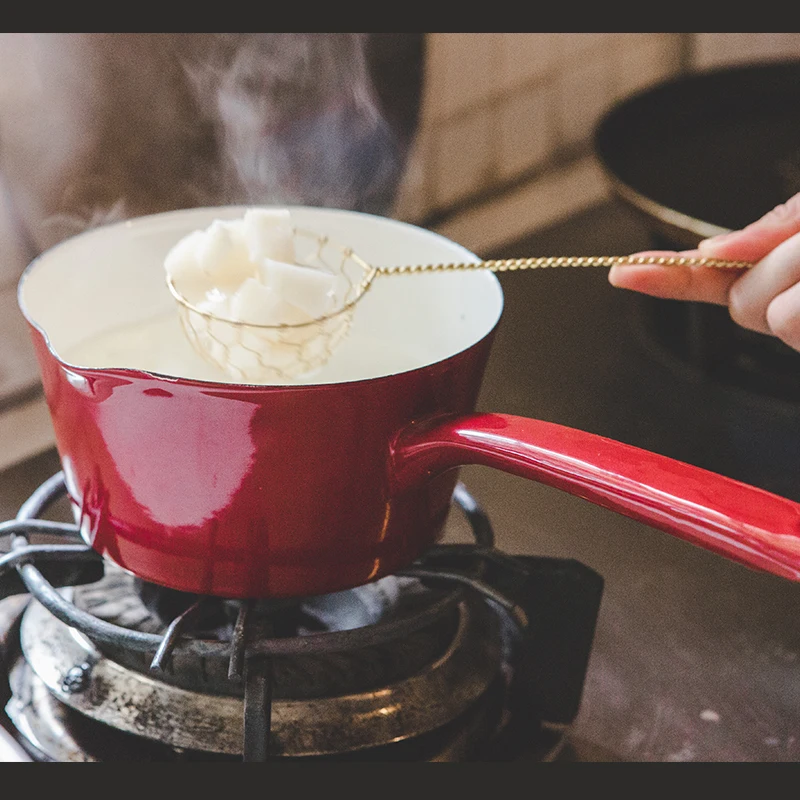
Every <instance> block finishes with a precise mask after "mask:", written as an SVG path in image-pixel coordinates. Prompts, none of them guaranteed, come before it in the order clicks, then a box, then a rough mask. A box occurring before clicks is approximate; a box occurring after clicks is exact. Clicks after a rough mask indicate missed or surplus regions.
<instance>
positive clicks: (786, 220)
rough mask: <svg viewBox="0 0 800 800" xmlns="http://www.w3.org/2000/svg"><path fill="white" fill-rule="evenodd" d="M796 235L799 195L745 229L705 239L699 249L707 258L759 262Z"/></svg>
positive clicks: (799, 225) (798, 221)
mask: <svg viewBox="0 0 800 800" xmlns="http://www.w3.org/2000/svg"><path fill="white" fill-rule="evenodd" d="M796 233H800V192H798V194H796V195H794V196H793V197H791V198H789V200H787V201H786V202H785V203H781V205H779V206H776V207H775V208H773V209H772V211H770V212H768V213H767V214H765V215H764V216H763V217H761V219H759V220H757V221H756V222H752V223H751V224H750V225H748V226H747V227H746V228H742V229H741V230H738V231H731V232H730V233H723V234H721V235H719V236H714V237H712V238H711V239H706V240H705V241H702V242H700V244H699V245H698V246H697V249H698V250H699V251H700V252H701V253H702V254H703V255H704V256H707V257H714V258H725V259H732V260H735V261H738V260H741V261H753V262H758V261H761V259H762V258H764V256H766V255H767V253H770V252H772V250H774V249H775V248H776V247H777V246H778V245H779V244H781V242H784V241H786V239H788V238H789V237H791V236H794V235H795V234H796Z"/></svg>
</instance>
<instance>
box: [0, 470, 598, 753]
mask: <svg viewBox="0 0 800 800" xmlns="http://www.w3.org/2000/svg"><path fill="white" fill-rule="evenodd" d="M64 493H65V486H64V478H63V475H62V474H61V473H59V474H57V475H55V476H53V477H52V478H51V479H49V480H48V481H46V482H45V483H44V484H43V485H42V486H41V487H40V488H39V489H37V491H36V492H34V494H33V495H32V496H31V497H30V499H29V500H28V501H27V502H26V503H25V504H24V505H23V506H22V508H21V509H20V512H19V514H18V516H17V519H16V520H14V521H10V522H6V523H3V524H0V535H5V536H10V538H11V549H10V551H9V552H8V553H7V554H5V555H3V556H2V557H0V597H3V596H7V595H10V594H19V593H26V592H27V593H29V594H30V595H31V598H32V602H31V603H30V604H29V606H28V608H27V610H26V611H25V612H24V614H22V615H21V621H20V622H19V631H20V632H19V639H20V641H21V644H22V647H21V650H22V651H23V652H24V657H21V658H19V659H18V660H17V662H16V665H15V666H14V667H13V668H12V669H11V670H10V677H9V682H10V684H11V688H12V690H15V691H16V696H15V697H12V699H11V700H10V701H9V705H8V707H7V708H8V709H10V711H9V715H10V716H12V717H13V716H14V715H15V713H17V714H21V713H22V712H21V711H20V709H19V708H18V706H20V705H21V703H20V699H19V698H20V696H25V697H26V698H27V701H32V698H34V696H35V697H38V698H39V701H38V702H39V705H40V708H42V709H44V710H43V711H40V714H39V716H40V717H41V716H49V717H53V718H54V719H57V720H59V719H60V720H61V723H59V724H63V723H64V721H65V720H64V719H62V718H64V717H65V715H66V716H70V715H72V717H71V719H72V722H71V724H72V726H73V728H74V727H75V725H76V724H77V727H78V728H80V727H81V726H82V725H84V724H85V721H82V720H83V717H84V716H85V717H88V718H91V719H97V720H99V721H101V722H106V723H108V724H109V725H110V726H111V727H112V728H117V729H119V730H120V731H123V732H127V733H128V734H133V735H138V736H139V737H141V736H144V738H146V739H148V740H150V741H151V742H152V741H155V742H161V743H163V744H164V745H169V746H170V751H171V752H173V753H186V754H194V755H187V756H185V757H186V758H189V759H191V758H203V757H212V754H215V755H216V756H225V755H227V756H229V757H233V758H237V759H239V760H244V761H265V760H269V759H272V758H281V757H286V756H296V757H305V756H322V757H330V756H339V757H345V758H347V757H349V758H353V757H355V758H358V757H360V756H362V755H364V754H366V753H378V754H380V755H379V757H381V758H383V757H386V755H385V753H386V747H391V748H393V749H392V758H409V757H413V755H414V754H416V755H417V756H418V755H419V754H420V753H422V752H423V750H424V746H423V745H424V742H425V741H428V742H430V740H431V738H432V737H434V736H436V737H438V739H437V740H436V741H437V743H436V744H435V746H434V747H433V750H431V752H433V753H434V754H437V753H438V754H439V755H440V756H441V749H442V744H441V743H442V741H444V740H445V739H446V741H447V744H446V745H445V747H444V749H445V750H447V749H448V747H449V748H450V749H454V751H455V752H456V753H457V755H458V757H461V758H464V757H466V758H472V757H474V756H475V747H476V745H475V742H476V741H480V742H482V743H484V744H485V743H486V741H488V740H490V739H491V740H494V741H498V740H499V738H500V737H499V736H498V734H499V732H500V731H505V732H507V731H508V730H512V729H514V728H515V726H516V727H519V721H521V720H522V721H524V727H525V728H526V730H528V732H529V734H530V733H531V732H532V731H534V729H535V730H536V731H539V732H540V733H541V731H543V730H545V728H547V729H548V730H553V729H564V728H565V726H567V725H568V724H569V723H570V722H571V721H572V719H573V718H574V716H575V715H576V713H577V710H578V706H579V702H580V696H581V692H582V688H583V681H584V677H585V672H586V667H587V664H588V658H589V654H590V650H591V643H592V638H593V635H594V627H595V622H596V617H597V612H598V608H599V602H600V596H601V593H602V579H601V578H600V577H599V576H598V575H596V573H594V572H593V571H591V570H589V569H588V568H586V567H584V566H583V565H581V564H578V563H577V562H574V561H571V560H563V559H547V558H534V557H528V556H515V557H511V556H509V555H507V554H504V553H502V552H500V551H498V550H497V549H496V548H495V547H494V534H493V531H492V528H491V525H490V523H489V520H488V517H487V516H486V514H485V513H484V511H483V510H482V509H481V508H480V507H479V505H478V504H477V503H476V502H475V500H474V499H473V498H472V496H471V495H470V494H469V493H468V492H467V490H466V488H465V487H464V486H463V485H462V484H459V485H458V486H457V488H456V491H455V493H454V497H453V500H454V503H455V505H457V506H458V507H459V508H460V509H461V510H462V511H463V512H464V513H465V515H466V517H467V520H468V522H469V524H470V528H471V530H472V532H473V535H474V537H475V543H474V544H468V545H460V544H459V545H455V544H451V545H438V546H435V547H433V548H431V549H430V550H429V551H428V552H427V553H426V554H425V556H424V557H423V558H421V559H420V560H419V561H417V562H415V563H414V564H413V565H412V566H411V567H409V568H408V569H406V570H404V571H402V572H400V573H397V574H395V575H392V576H388V577H387V578H384V579H381V580H380V581H376V582H374V583H372V584H367V585H365V586H362V587H356V589H354V590H348V591H346V592H338V593H335V594H332V595H325V596H319V597H313V598H299V599H297V600H281V601H238V600H224V599H220V598H210V597H202V596H200V597H198V596H195V595H188V594H185V593H181V592H175V591H173V590H166V589H163V588H162V587H157V586H154V585H152V584H148V583H145V582H143V581H140V580H139V579H136V578H134V577H133V576H131V575H129V574H128V573H125V572H123V571H121V570H120V569H119V568H117V567H116V566H115V565H113V564H110V563H107V562H104V561H103V559H101V558H100V556H98V555H97V554H96V553H95V552H94V551H93V550H91V548H89V547H88V546H87V545H85V543H83V542H82V540H81V538H80V534H79V531H78V529H77V527H76V526H74V525H69V524H65V523H57V522H50V521H46V520H42V519H40V517H41V515H42V514H43V513H44V512H45V510H46V509H47V508H48V507H49V506H50V505H51V504H52V503H53V502H54V501H55V500H57V499H58V498H59V497H61V496H62V495H63V494H64ZM42 535H44V536H47V537H49V538H52V537H53V535H57V536H58V537H59V538H60V539H63V540H64V543H63V544H61V543H59V544H52V543H46V544H36V543H33V541H32V540H33V539H34V537H38V536H42ZM65 587H71V588H65ZM7 660H8V659H7ZM28 662H33V663H34V664H35V667H34V668H33V669H31V666H30V663H28ZM43 675H44V677H42V676H43ZM154 687H155V688H154ZM384 694H385V695H386V697H389V698H391V702H389V703H385V702H383V701H381V700H380V698H381V697H382V696H383V695H384ZM367 698H369V700H367ZM376 698H378V699H376ZM15 702H16V703H17V706H15ZM365 703H366V705H365ZM22 705H24V703H23V704H22ZM29 705H30V703H29ZM15 708H16V712H14V709H15ZM154 709H155V710H154ZM510 709H513V714H512V715H511V716H513V718H514V720H515V723H514V724H513V725H512V724H509V722H508V720H509V712H510ZM74 711H77V712H79V713H78V715H77V716H76V715H75V714H74ZM23 716H24V715H23ZM361 719H363V720H368V722H367V723H365V724H363V725H362V724H358V723H356V722H355V721H356V720H361ZM76 720H77V723H76ZM309 720H310V722H309ZM374 720H379V722H378V723H377V724H376V723H375V722H374ZM38 722H39V721H38V720H37V724H38ZM223 723H224V726H223ZM30 724H31V721H30V719H27V718H26V719H22V721H21V723H20V725H18V727H25V726H26V725H28V726H30ZM543 726H545V727H543ZM553 726H555V728H553ZM237 727H238V730H237ZM448 730H449V731H450V733H448V734H447V735H446V736H445V739H443V738H442V737H443V732H444V731H448ZM454 730H455V731H456V734H453V733H452V731H454ZM465 731H471V732H472V733H471V736H466V738H465ZM226 737H227V739H226ZM40 738H41V737H40ZM545 738H547V737H545ZM557 738H558V737H557ZM453 741H458V742H459V744H458V745H457V746H455V747H453V744H452V743H453ZM551 744H552V742H551ZM159 746H160V745H159ZM404 748H405V750H404ZM429 749H430V748H429ZM504 756H507V753H506V754H504ZM55 760H58V759H57V758H56V759H55Z"/></svg>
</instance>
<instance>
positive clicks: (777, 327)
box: [767, 283, 800, 351]
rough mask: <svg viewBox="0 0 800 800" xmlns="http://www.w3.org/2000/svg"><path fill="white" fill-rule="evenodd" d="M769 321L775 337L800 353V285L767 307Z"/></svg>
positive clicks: (778, 297)
mask: <svg viewBox="0 0 800 800" xmlns="http://www.w3.org/2000/svg"><path fill="white" fill-rule="evenodd" d="M767 321H768V324H769V328H770V330H771V331H772V333H773V334H774V335H775V336H777V337H778V338H779V339H780V340H781V341H782V342H785V343H786V344H788V345H789V347H791V348H793V349H795V350H798V351H800V283H796V284H794V286H791V287H790V288H788V289H787V290H786V291H785V292H781V293H780V294H779V295H778V296H777V297H775V298H774V299H773V300H772V302H771V303H770V304H769V306H767Z"/></svg>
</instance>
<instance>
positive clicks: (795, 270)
mask: <svg viewBox="0 0 800 800" xmlns="http://www.w3.org/2000/svg"><path fill="white" fill-rule="evenodd" d="M799 282H800V234H795V235H794V236H791V237H790V238H789V239H786V241H784V242H781V243H780V244H779V245H778V246H777V247H775V249H774V250H772V252H770V253H769V254H768V255H766V256H765V257H764V258H762V259H761V260H760V261H759V262H758V264H756V266H754V267H753V268H752V269H751V270H749V271H748V272H747V274H745V275H743V276H742V277H741V278H740V280H738V281H736V283H735V284H734V285H732V286H731V290H730V295H729V297H728V305H729V307H730V314H731V317H732V318H733V320H734V322H736V323H737V324H739V325H741V326H742V327H744V328H749V329H750V330H753V331H758V332H760V333H772V334H774V335H776V336H779V337H781V338H782V336H781V334H779V333H778V331H777V330H775V329H774V328H773V323H772V322H771V321H770V318H769V316H768V309H769V307H770V305H771V303H772V302H773V301H774V300H775V299H776V298H777V297H778V295H781V294H783V293H784V292H786V291H787V290H788V289H790V288H791V287H793V286H794V285H796V284H797V283H799ZM790 296H791V297H792V298H796V295H794V294H792V295H790ZM785 302H787V301H786V300H783V301H781V303H785ZM779 308H781V309H782V308H783V306H782V305H779ZM773 313H774V312H773ZM780 319H781V323H780V324H781V325H783V324H785V320H784V317H783V316H781V318H780ZM789 335H791V333H790V334H789Z"/></svg>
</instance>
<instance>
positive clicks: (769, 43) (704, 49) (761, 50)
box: [693, 33, 800, 69]
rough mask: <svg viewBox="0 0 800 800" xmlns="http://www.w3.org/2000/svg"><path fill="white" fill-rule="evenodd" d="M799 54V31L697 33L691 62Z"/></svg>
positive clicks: (717, 63)
mask: <svg viewBox="0 0 800 800" xmlns="http://www.w3.org/2000/svg"><path fill="white" fill-rule="evenodd" d="M785 58H800V33H696V34H695V35H694V58H693V63H694V65H695V66H696V67H697V68H698V69H708V68H714V67H723V66H727V65H729V64H738V63H742V62H745V61H773V60H776V59H785Z"/></svg>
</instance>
